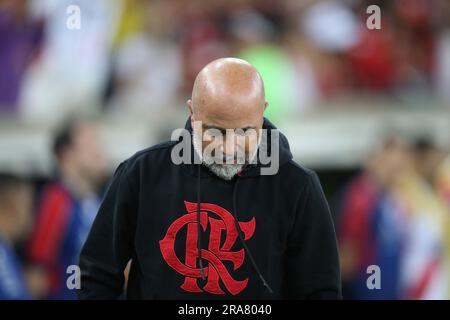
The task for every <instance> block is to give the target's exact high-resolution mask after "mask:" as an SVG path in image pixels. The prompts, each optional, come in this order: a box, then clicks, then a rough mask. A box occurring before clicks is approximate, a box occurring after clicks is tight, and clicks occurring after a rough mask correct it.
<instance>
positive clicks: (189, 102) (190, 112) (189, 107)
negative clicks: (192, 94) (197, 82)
mask: <svg viewBox="0 0 450 320" xmlns="http://www.w3.org/2000/svg"><path fill="white" fill-rule="evenodd" d="M187 106H188V109H189V114H190V115H191V117H192V115H193V112H192V100H191V99H189V100H188V101H187Z"/></svg>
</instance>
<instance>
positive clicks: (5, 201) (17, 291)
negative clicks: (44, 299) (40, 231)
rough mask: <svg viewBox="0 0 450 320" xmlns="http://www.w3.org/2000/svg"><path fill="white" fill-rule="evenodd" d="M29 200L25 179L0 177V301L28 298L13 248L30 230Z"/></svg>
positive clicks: (29, 190)
mask: <svg viewBox="0 0 450 320" xmlns="http://www.w3.org/2000/svg"><path fill="white" fill-rule="evenodd" d="M32 199H33V189H32V187H31V185H30V184H29V183H28V182H27V181H26V180H25V179H23V178H21V177H18V176H16V175H13V174H9V173H0V300H3V299H29V298H31V296H30V294H29V292H28V288H27V285H26V281H25V276H24V273H23V269H22V266H21V263H20V260H19V258H18V256H17V254H16V252H15V249H14V246H15V244H16V243H17V242H18V241H19V240H21V238H23V237H24V235H25V234H26V232H27V230H28V228H29V226H30V222H31V215H30V212H31V207H32Z"/></svg>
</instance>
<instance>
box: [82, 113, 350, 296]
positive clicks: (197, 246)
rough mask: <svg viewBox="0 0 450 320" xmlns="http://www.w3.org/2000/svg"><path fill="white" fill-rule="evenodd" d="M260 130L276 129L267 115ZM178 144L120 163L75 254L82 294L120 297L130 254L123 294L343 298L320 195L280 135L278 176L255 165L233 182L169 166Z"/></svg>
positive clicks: (313, 178) (317, 185)
mask: <svg viewBox="0 0 450 320" xmlns="http://www.w3.org/2000/svg"><path fill="white" fill-rule="evenodd" d="M186 128H187V129H188V130H189V131H192V128H191V126H190V119H189V120H188V121H187V124H186ZM263 128H264V129H269V130H270V129H275V127H274V126H273V125H272V124H271V123H270V122H269V121H268V120H266V119H264V124H263ZM269 135H270V131H269ZM269 141H270V136H269ZM177 143H178V142H177V141H170V142H166V143H163V144H159V145H156V146H153V147H151V148H148V149H145V150H143V151H140V152H138V153H136V154H135V155H134V156H133V157H131V158H130V159H128V160H126V161H124V162H122V163H121V164H120V165H119V167H118V168H117V170H116V172H115V174H114V177H113V179H112V182H111V184H110V186H109V189H108V191H107V194H106V196H105V198H104V200H103V203H102V205H101V207H100V210H99V212H98V214H97V217H96V219H95V221H94V224H93V226H92V229H91V231H90V234H89V236H88V239H87V241H86V243H85V245H84V247H83V250H82V253H81V255H80V268H81V289H80V290H79V292H78V294H79V298H80V299H99V298H100V299H110V298H117V297H118V296H120V295H121V294H122V292H123V286H124V276H123V270H124V268H125V266H126V265H127V263H128V261H129V260H130V259H131V260H132V263H131V269H130V273H129V279H128V285H127V290H126V296H127V298H129V299H308V298H309V299H340V298H341V288H340V274H339V261H338V250H337V244H336V237H335V231H334V226H333V222H332V218H331V215H330V210H329V207H328V204H327V201H326V198H325V196H324V194H323V191H322V188H321V186H320V182H319V179H318V177H317V175H316V174H315V173H314V172H313V171H311V170H308V169H306V168H303V167H301V166H299V165H298V164H296V163H295V162H294V161H293V160H292V154H291V152H290V150H289V144H288V142H287V139H286V137H285V136H284V135H282V134H281V133H280V134H279V152H280V153H279V154H280V156H279V159H280V160H279V170H278V173H277V174H275V175H261V174H260V173H261V167H262V165H261V164H259V163H257V164H255V165H248V166H246V167H245V168H244V169H243V170H242V171H241V172H240V173H239V174H238V175H237V176H236V177H235V178H233V179H232V180H230V181H226V180H223V179H221V178H219V177H217V176H216V175H214V174H213V173H212V172H210V171H209V169H207V168H206V167H205V166H203V165H198V164H197V165H196V164H178V165H176V164H174V163H173V162H172V160H171V153H172V148H173V147H174V146H175V145H176V144H177ZM269 152H270V150H269ZM198 203H200V206H198V205H197V204H198ZM199 226H200V227H199Z"/></svg>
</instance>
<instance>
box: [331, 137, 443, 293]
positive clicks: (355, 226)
mask: <svg viewBox="0 0 450 320" xmlns="http://www.w3.org/2000/svg"><path fill="white" fill-rule="evenodd" d="M339 207H340V208H339V209H338V210H337V212H338V223H337V231H338V238H339V245H340V255H341V269H342V281H343V286H344V297H345V298H347V299H450V156H448V153H447V152H446V151H445V150H443V149H441V148H439V147H437V146H436V145H433V143H431V142H430V141H429V140H428V139H427V138H424V137H422V138H417V139H415V140H411V139H406V138H405V137H401V136H392V137H389V138H387V139H386V141H384V142H383V143H381V144H380V147H379V148H378V149H377V150H375V151H374V152H373V154H372V155H371V156H370V158H369V159H368V161H367V163H366V165H365V166H364V168H362V170H361V172H360V173H359V174H358V175H356V176H355V177H354V178H352V179H351V181H350V182H349V183H348V185H347V186H345V188H344V192H343V193H342V195H341V198H340V205H339ZM372 265H375V266H377V267H379V271H380V273H379V276H380V278H379V279H380V283H379V288H378V289H379V290H369V289H368V288H369V287H370V285H368V282H371V281H375V280H374V279H375V278H372V279H369V277H370V276H371V275H372V274H373V271H372V270H371V268H369V266H372Z"/></svg>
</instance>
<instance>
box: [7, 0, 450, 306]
mask: <svg viewBox="0 0 450 320" xmlns="http://www.w3.org/2000/svg"><path fill="white" fill-rule="evenodd" d="M372 4H376V5H378V6H379V7H380V8H381V28H382V29H381V30H369V29H367V27H366V20H367V18H368V17H369V14H367V13H366V9H367V7H368V6H369V5H372ZM70 5H78V7H79V8H80V18H81V20H80V29H71V28H69V27H68V26H67V19H69V18H72V17H74V16H73V15H74V14H75V13H74V12H73V11H69V12H68V11H66V10H67V8H68V7H69V6H70ZM224 56H235V57H241V58H243V59H246V60H248V61H249V62H250V63H252V64H253V65H255V66H256V68H257V69H258V70H259V71H260V72H261V74H262V76H263V79H264V81H265V88H266V96H267V100H268V101H269V103H270V107H269V108H268V109H267V112H266V116H267V117H268V118H269V119H270V120H272V121H274V122H275V123H279V122H282V121H284V120H286V119H289V118H290V115H291V114H301V113H302V112H308V111H309V110H311V108H314V107H315V106H317V105H318V104H321V103H323V102H325V105H326V102H329V101H334V100H336V99H340V98H342V97H346V96H353V97H354V96H359V95H363V96H368V97H388V98H390V99H393V100H395V101H396V102H397V104H398V105H402V104H403V105H407V106H418V107H422V108H426V107H427V106H428V105H429V104H431V103H432V102H433V101H439V102H441V103H443V104H444V105H450V90H448V88H450V2H449V1H448V0H428V1H427V0H385V1H365V0H363V1H357V0H341V1H338V0H323V1H312V0H283V1H276V0H269V1H267V0H265V1H263V0H227V1H225V0H215V1H209V2H208V1H204V0H190V1H177V0H95V1H92V0H57V1H56V0H28V1H27V0H2V1H0V116H1V120H5V119H6V120H5V121H8V120H9V119H14V120H27V121H32V122H45V123H54V124H55V126H54V127H55V131H54V135H53V138H52V140H53V143H52V147H53V149H52V155H53V158H54V167H55V170H54V175H53V176H51V177H49V178H48V179H46V180H45V181H43V182H42V183H36V181H34V180H33V179H30V177H27V176H23V175H21V174H17V173H13V172H2V173H0V299H6V298H13V299H14V298H19V299H29V298H32V299H73V298H75V292H74V291H73V290H69V288H68V287H67V281H68V280H69V279H68V278H69V276H70V274H68V273H67V272H66V271H67V267H68V266H70V265H76V264H77V263H78V255H79V251H80V249H81V246H82V244H83V242H84V240H85V238H86V235H87V232H88V230H89V228H90V226H91V223H92V221H93V218H94V217H95V214H96V212H97V208H98V205H99V202H100V200H101V198H102V194H103V189H104V186H105V183H106V181H107V180H108V177H109V175H110V174H111V172H109V170H108V169H109V165H108V163H107V160H106V159H107V157H106V155H105V150H104V149H103V147H104V145H103V144H102V143H101V141H100V137H99V128H98V125H97V123H96V122H95V121H92V120H85V119H92V118H94V119H95V118H96V117H98V116H105V115H108V116H112V117H117V118H121V119H122V118H127V117H130V118H133V119H139V121H146V122H147V121H148V123H149V124H151V125H153V126H162V125H163V124H162V123H161V121H160V119H161V117H162V116H163V115H164V114H169V115H175V114H179V115H184V114H186V111H185V108H186V106H185V101H186V99H187V97H188V96H189V95H190V91H191V89H192V83H193V80H194V78H195V76H196V74H197V73H198V71H199V70H200V69H201V68H202V67H203V66H204V65H206V64H207V63H208V62H210V61H211V60H213V59H216V58H219V57H224ZM74 115H76V116H77V117H73V116H74ZM80 115H82V116H80ZM79 116H80V117H79ZM85 116H86V117H85ZM67 119H71V120H69V121H67ZM82 119H84V120H82ZM322 183H323V184H326V181H323V182H322ZM338 198H339V204H340V205H339V206H338V207H337V208H333V209H334V210H333V213H334V214H335V218H336V219H335V220H336V229H337V233H338V239H339V244H340V252H341V264H342V280H343V285H344V297H345V298H353V299H378V298H385V299H433V298H438V299H448V298H450V265H449V263H450V224H449V220H450V212H449V211H450V156H449V155H448V150H444V149H442V148H441V147H439V146H437V145H436V144H434V143H433V141H432V139H427V137H424V138H421V139H412V138H411V137H404V136H401V135H392V136H389V137H388V138H386V139H385V140H384V141H380V144H379V146H378V148H377V149H376V150H374V151H373V152H372V154H371V155H370V157H369V158H368V161H367V162H366V163H365V164H364V165H363V167H362V168H361V170H360V172H359V173H358V174H357V175H356V176H355V177H354V178H352V179H351V180H350V182H349V183H348V185H346V186H345V187H343V188H342V192H341V193H339V196H338ZM370 265H377V266H379V267H380V270H381V290H368V288H367V282H366V280H367V278H368V276H369V274H368V273H367V267H368V266H370Z"/></svg>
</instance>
